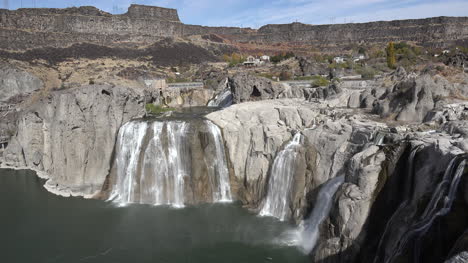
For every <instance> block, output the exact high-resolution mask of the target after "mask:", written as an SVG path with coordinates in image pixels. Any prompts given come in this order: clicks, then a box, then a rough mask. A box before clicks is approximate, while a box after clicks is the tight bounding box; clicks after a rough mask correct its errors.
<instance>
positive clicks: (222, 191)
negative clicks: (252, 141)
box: [205, 121, 232, 202]
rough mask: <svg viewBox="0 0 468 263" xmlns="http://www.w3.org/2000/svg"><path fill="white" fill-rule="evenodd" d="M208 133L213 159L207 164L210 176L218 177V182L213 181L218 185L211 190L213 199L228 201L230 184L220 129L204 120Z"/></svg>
mask: <svg viewBox="0 0 468 263" xmlns="http://www.w3.org/2000/svg"><path fill="white" fill-rule="evenodd" d="M205 123H206V125H207V126H208V129H209V130H210V134H211V136H212V137H213V141H214V146H215V156H216V157H217V158H216V159H215V160H211V164H210V165H209V166H208V168H209V169H208V171H209V173H210V175H209V176H210V178H218V179H219V182H217V183H215V185H217V186H218V188H217V190H216V191H213V200H214V201H215V202H230V201H232V196H231V186H230V183H229V170H228V167H227V163H226V153H225V151H224V144H223V140H222V136H221V131H220V129H219V127H218V126H216V125H215V124H213V123H212V122H211V121H205Z"/></svg>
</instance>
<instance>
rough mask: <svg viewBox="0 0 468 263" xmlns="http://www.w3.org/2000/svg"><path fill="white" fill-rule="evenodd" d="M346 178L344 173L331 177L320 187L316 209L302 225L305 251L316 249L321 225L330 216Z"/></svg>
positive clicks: (301, 244)
mask: <svg viewBox="0 0 468 263" xmlns="http://www.w3.org/2000/svg"><path fill="white" fill-rule="evenodd" d="M344 180H345V178H344V176H343V175H342V176H338V177H335V178H332V179H330V180H329V181H328V182H326V183H325V184H324V185H323V186H322V187H321V188H320V191H319V193H318V196H317V201H316V202H315V206H314V209H313V210H312V213H311V214H310V216H309V218H307V219H306V220H305V221H304V222H303V226H302V228H303V229H302V231H301V235H300V243H299V246H300V248H301V249H302V250H303V251H304V252H305V253H310V252H312V250H313V249H314V247H315V245H316V243H317V240H318V238H319V235H320V232H319V226H320V224H321V223H322V222H323V220H325V219H326V218H327V217H328V214H329V213H330V209H331V206H332V203H333V196H334V195H335V193H336V191H338V188H339V187H340V186H341V185H342V184H343V183H344Z"/></svg>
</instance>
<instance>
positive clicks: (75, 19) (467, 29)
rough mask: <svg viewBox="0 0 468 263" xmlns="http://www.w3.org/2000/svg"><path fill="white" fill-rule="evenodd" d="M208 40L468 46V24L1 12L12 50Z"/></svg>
mask: <svg viewBox="0 0 468 263" xmlns="http://www.w3.org/2000/svg"><path fill="white" fill-rule="evenodd" d="M204 34H218V35H222V36H224V37H226V38H228V39H231V40H233V41H234V42H236V41H237V42H258V43H268V44H271V43H278V42H291V43H300V44H307V45H314V46H325V47H340V46H341V47H342V46H345V45H348V44H350V43H387V42H389V41H400V40H404V41H414V42H418V43H423V44H425V45H435V46H444V45H447V44H451V43H466V42H467V41H468V18H466V17H435V18H427V19H413V20H399V21H388V22H386V21H385V22H384V21H380V22H371V23H355V24H337V25H307V24H301V23H292V24H284V25H266V26H263V27H261V28H260V29H258V30H255V29H250V28H236V27H205V26H198V25H186V24H183V23H182V22H181V21H180V20H179V16H178V14H177V10H175V9H167V8H160V7H153V6H142V5H131V6H130V7H129V9H128V12H127V13H125V14H122V15H112V14H109V13H106V12H103V11H101V10H99V9H97V8H95V7H79V8H66V9H45V8H40V9H18V10H16V11H10V10H6V9H0V48H1V49H7V50H23V49H30V48H38V47H45V46H50V47H64V46H69V45H72V44H74V43H82V42H88V43H93V44H99V45H106V46H115V45H118V46H122V45H127V46H139V45H145V44H151V43H153V42H155V41H157V40H159V39H161V38H165V37H184V36H191V35H204Z"/></svg>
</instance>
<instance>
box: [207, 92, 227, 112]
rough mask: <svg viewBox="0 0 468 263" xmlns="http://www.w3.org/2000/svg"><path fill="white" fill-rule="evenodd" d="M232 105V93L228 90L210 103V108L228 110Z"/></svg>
mask: <svg viewBox="0 0 468 263" xmlns="http://www.w3.org/2000/svg"><path fill="white" fill-rule="evenodd" d="M231 105H232V92H231V90H230V89H229V88H226V89H225V90H223V91H222V92H221V93H219V94H218V95H216V97H215V98H214V99H212V100H210V101H209V102H208V107H222V108H226V107H229V106H231Z"/></svg>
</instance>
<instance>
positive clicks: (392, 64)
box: [387, 42, 396, 69]
mask: <svg viewBox="0 0 468 263" xmlns="http://www.w3.org/2000/svg"><path fill="white" fill-rule="evenodd" d="M387 66H388V67H389V68H391V69H394V68H396V57H395V45H394V44H393V42H390V43H388V46H387Z"/></svg>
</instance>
